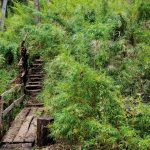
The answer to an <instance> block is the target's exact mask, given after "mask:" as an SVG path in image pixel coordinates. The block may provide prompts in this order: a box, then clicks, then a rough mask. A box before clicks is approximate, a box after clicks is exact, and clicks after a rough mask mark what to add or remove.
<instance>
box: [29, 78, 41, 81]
mask: <svg viewBox="0 0 150 150" xmlns="http://www.w3.org/2000/svg"><path fill="white" fill-rule="evenodd" d="M42 80H43V78H29V82H40V81H42Z"/></svg>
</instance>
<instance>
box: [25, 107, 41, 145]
mask: <svg viewBox="0 0 150 150" xmlns="http://www.w3.org/2000/svg"><path fill="white" fill-rule="evenodd" d="M42 112H43V108H38V109H37V111H36V114H35V115H36V116H35V117H34V119H33V121H32V122H31V126H30V129H29V130H28V132H27V134H26V136H25V142H28V143H30V142H31V143H33V142H35V140H36V138H37V115H38V114H39V113H42Z"/></svg>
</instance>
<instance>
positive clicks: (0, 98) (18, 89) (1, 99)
mask: <svg viewBox="0 0 150 150" xmlns="http://www.w3.org/2000/svg"><path fill="white" fill-rule="evenodd" d="M11 93H13V95H14V94H16V93H17V94H19V96H18V97H19V98H17V99H15V100H11V103H10V102H9V104H10V105H9V106H8V107H6V108H5V109H4V103H5V98H6V97H7V96H8V95H9V94H11ZM24 97H25V94H24V85H23V84H17V85H16V86H15V87H13V88H11V89H10V90H8V91H6V92H4V93H3V94H1V95H0V139H1V138H2V136H3V129H4V125H3V122H4V117H6V116H10V115H12V114H11V112H12V110H13V109H14V108H15V107H16V106H19V105H20V104H21V103H22V102H23V100H24ZM9 122H11V120H10V121H9Z"/></svg>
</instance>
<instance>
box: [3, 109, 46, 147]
mask: <svg viewBox="0 0 150 150" xmlns="http://www.w3.org/2000/svg"><path fill="white" fill-rule="evenodd" d="M42 112H43V108H39V107H26V108H24V109H23V110H22V111H21V112H20V113H19V114H18V115H17V116H16V118H15V120H14V122H13V123H12V125H11V127H10V128H9V130H8V132H7V133H6V135H5V136H4V138H3V140H2V144H3V148H4V149H5V146H7V147H11V146H14V145H16V144H18V145H19V144H20V145H21V146H27V147H29V146H32V145H34V143H35V142H36V135H37V133H36V132H37V117H38V115H39V114H40V113H42Z"/></svg>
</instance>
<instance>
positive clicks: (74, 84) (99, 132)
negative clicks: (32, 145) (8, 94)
mask: <svg viewBox="0 0 150 150" xmlns="http://www.w3.org/2000/svg"><path fill="white" fill-rule="evenodd" d="M122 6H123V7H122ZM13 10H14V13H11V14H10V15H9V17H8V19H6V27H7V28H6V31H5V32H3V33H0V35H1V38H0V39H1V42H0V65H1V66H3V61H4V60H5V61H6V58H5V54H7V52H9V51H11V52H12V53H13V55H14V58H15V61H16V57H17V53H18V49H17V48H18V46H19V43H20V42H21V41H22V39H23V38H24V36H25V35H26V34H27V33H28V37H27V41H26V46H27V49H28V52H29V54H30V58H31V59H32V57H33V56H34V55H40V56H41V57H42V58H43V59H44V60H45V61H46V67H45V71H46V73H47V76H46V79H45V83H44V89H43V91H42V92H41V94H40V95H39V98H40V99H41V101H44V103H45V106H46V107H47V110H48V114H50V115H53V116H54V119H55V122H54V124H53V126H52V127H51V128H52V134H53V135H54V137H55V138H56V139H57V138H58V139H60V138H61V139H62V140H67V142H70V144H71V145H72V144H73V143H75V144H77V145H81V148H82V149H85V150H88V149H89V150H90V149H102V150H103V149H108V150H109V149H120V150H122V149H129V150H146V149H147V150H148V149H150V144H149V143H150V136H149V135H150V126H149V124H150V122H149V120H150V118H149V117H150V112H149V105H148V104H143V103H142V102H141V101H143V100H145V101H149V97H150V94H149V93H150V90H149V87H150V67H149V66H150V59H149V58H150V46H149V39H150V38H149V37H150V32H149V1H148V0H145V1H142V0H133V1H125V0H119V1H118V0H114V1H106V0H94V1H93V0H65V1H64V0H59V1H58V0H53V2H49V1H47V0H40V12H39V11H35V10H34V7H33V1H29V3H28V5H24V4H20V3H18V2H16V3H15V4H14V7H13ZM36 16H40V18H41V22H40V23H39V24H38V25H35V22H34V18H35V17H36ZM10 67H11V66H10ZM7 69H9V67H8V66H7V65H6V67H5V68H4V69H2V71H1V70H0V71H1V72H2V73H1V72H0V77H1V78H0V81H1V82H0V83H2V84H4V81H6V82H7V83H8V81H9V79H10V78H11V77H12V76H13V75H14V74H15V73H13V74H12V75H10V76H7V74H8V73H9V71H8V70H7ZM12 72H13V71H12ZM4 74H5V75H4ZM6 77H7V79H6ZM8 78H9V79H8ZM5 79H6V80H5ZM4 85H6V84H4ZM5 88H6V87H3V86H1V88H0V90H1V91H3V90H4V89H5ZM1 91H0V92H1Z"/></svg>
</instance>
